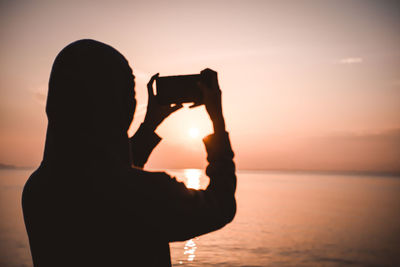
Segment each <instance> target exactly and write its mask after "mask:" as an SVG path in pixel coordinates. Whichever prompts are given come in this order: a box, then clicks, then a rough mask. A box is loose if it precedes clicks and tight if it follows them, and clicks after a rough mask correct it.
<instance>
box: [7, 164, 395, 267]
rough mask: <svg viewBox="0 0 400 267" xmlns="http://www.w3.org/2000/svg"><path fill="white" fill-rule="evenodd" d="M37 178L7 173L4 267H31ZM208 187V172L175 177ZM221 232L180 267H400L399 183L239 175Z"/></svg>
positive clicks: (201, 240)
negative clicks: (28, 193) (30, 221)
mask: <svg viewBox="0 0 400 267" xmlns="http://www.w3.org/2000/svg"><path fill="white" fill-rule="evenodd" d="M30 172H31V171H26V170H1V171H0V266H2V267H11V266H13V267H14V266H18V267H22V266H32V262H31V259H30V252H29V247H28V239H27V236H26V232H25V228H24V223H23V219H22V211H21V205H20V198H21V192H22V186H23V184H24V183H25V181H26V179H27V177H28V176H29V174H30ZM169 173H170V174H171V175H175V176H176V177H178V178H180V179H181V180H183V181H184V182H185V183H186V185H187V186H188V187H191V188H204V187H205V186H206V185H207V184H208V178H206V177H205V176H204V173H203V171H201V170H195V169H194V170H193V169H192V170H174V171H169ZM236 196H237V203H238V210H237V214H236V217H235V219H234V221H233V222H232V223H231V224H229V225H227V226H226V227H225V228H223V229H222V230H219V231H216V232H213V233H210V234H207V235H204V236H201V237H198V238H195V239H192V240H188V241H185V242H176V243H172V244H171V257H172V263H173V265H174V266H233V267H234V266H400V178H396V177H384V176H382V177H380V176H360V175H347V176H346V175H333V174H332V175H329V174H306V173H301V174H299V173H273V172H239V173H238V188H237V195H236Z"/></svg>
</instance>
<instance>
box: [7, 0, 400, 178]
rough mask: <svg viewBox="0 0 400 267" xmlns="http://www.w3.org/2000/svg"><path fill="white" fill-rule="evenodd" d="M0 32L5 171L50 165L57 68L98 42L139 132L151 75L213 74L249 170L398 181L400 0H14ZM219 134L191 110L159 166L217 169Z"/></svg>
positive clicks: (167, 137)
mask: <svg viewBox="0 0 400 267" xmlns="http://www.w3.org/2000/svg"><path fill="white" fill-rule="evenodd" d="M55 2H57V3H55ZM0 25H1V26H0V36H1V42H0V58H1V61H0V162H1V163H7V164H15V165H29V166H36V165H38V164H39V163H40V160H41V157H42V153H43V145H44V140H45V133H46V124H47V121H46V116H45V112H44V105H45V99H46V93H47V83H48V78H49V74H50V69H51V66H52V62H53V60H54V58H55V56H56V55H57V53H58V52H59V51H60V50H61V49H62V48H63V47H64V46H65V45H67V44H68V43H70V42H72V41H74V40H77V39H82V38H92V39H96V40H99V41H102V42H105V43H108V44H110V45H112V46H114V47H115V48H116V49H118V50H119V51H120V52H121V53H122V54H124V55H125V56H126V58H127V59H128V60H129V61H130V64H131V66H132V68H133V71H134V74H135V76H136V77H137V86H136V91H137V97H138V104H139V107H138V109H137V114H136V116H135V121H134V123H133V125H132V127H131V132H133V131H134V130H135V129H136V128H137V127H138V125H139V123H140V122H141V120H142V119H143V116H144V111H145V105H146V101H147V96H146V90H145V84H146V82H147V80H148V79H149V78H150V76H151V75H152V74H154V73H156V72H160V73H161V75H170V74H189V73H198V72H199V71H200V70H201V69H203V68H205V67H210V68H213V69H215V70H217V71H218V72H219V78H220V84H221V88H222V90H223V105H224V113H225V116H226V120H227V128H228V130H229V132H230V135H231V139H232V143H233V147H234V150H235V153H236V163H237V165H238V167H239V168H241V169H318V170H368V171H400V31H399V29H400V4H398V3H397V2H396V1H362V0H360V1H142V2H135V1H121V2H118V1H109V2H106V1H97V3H96V4H93V3H89V2H84V1H79V2H78V1H65V3H61V2H59V1H34V2H33V1H2V2H1V3H0ZM190 128H197V129H198V130H199V133H200V137H197V138H190V136H189V134H188V131H189V129H190ZM210 132H211V124H210V122H209V121H208V117H207V115H206V113H205V111H204V108H203V107H201V108H198V109H196V110H188V109H184V110H181V111H179V113H177V114H174V115H172V117H171V118H168V119H167V121H166V122H165V123H164V124H163V125H162V126H161V127H160V128H159V129H158V133H159V135H160V136H162V137H163V141H162V143H161V144H160V145H159V146H158V147H157V148H156V150H155V151H154V153H153V155H152V158H151V159H150V161H149V164H148V167H149V168H188V167H203V166H205V164H206V162H205V156H206V155H205V152H204V148H203V144H202V143H201V136H204V135H206V134H208V133H210ZM171 155H173V156H171Z"/></svg>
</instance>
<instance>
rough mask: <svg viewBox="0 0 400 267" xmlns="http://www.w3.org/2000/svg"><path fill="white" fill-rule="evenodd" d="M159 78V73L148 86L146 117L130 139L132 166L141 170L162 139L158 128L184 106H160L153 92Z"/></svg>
mask: <svg viewBox="0 0 400 267" xmlns="http://www.w3.org/2000/svg"><path fill="white" fill-rule="evenodd" d="M157 77H158V73H157V74H155V75H153V77H151V79H150V81H149V83H148V84H147V91H148V97H149V98H148V103H147V112H146V116H145V118H144V122H143V123H142V124H141V125H140V127H139V129H138V130H137V131H136V133H135V135H134V136H133V137H132V138H131V139H130V143H131V155H132V164H133V165H134V166H136V167H139V168H143V166H144V164H145V163H146V162H147V160H148V158H149V156H150V154H151V152H152V151H153V149H154V148H155V147H156V146H157V144H158V143H159V142H160V141H161V138H160V137H159V136H158V135H157V134H156V133H155V130H156V129H157V127H158V126H159V125H160V124H161V123H162V121H163V120H164V119H165V118H167V117H168V116H169V115H171V114H172V113H173V112H175V111H177V110H178V109H180V108H182V105H175V106H172V107H171V106H169V105H160V104H159V103H158V102H157V100H156V98H155V96H154V91H153V83H154V80H155V79H156V78H157Z"/></svg>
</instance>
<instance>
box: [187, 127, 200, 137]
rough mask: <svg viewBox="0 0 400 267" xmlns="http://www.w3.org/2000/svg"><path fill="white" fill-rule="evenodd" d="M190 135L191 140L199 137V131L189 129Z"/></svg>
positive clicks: (193, 128)
mask: <svg viewBox="0 0 400 267" xmlns="http://www.w3.org/2000/svg"><path fill="white" fill-rule="evenodd" d="M188 134H189V136H190V137H191V138H196V137H199V129H197V128H195V127H192V128H190V129H189V131H188Z"/></svg>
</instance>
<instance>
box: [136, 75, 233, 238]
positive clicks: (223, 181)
mask: <svg viewBox="0 0 400 267" xmlns="http://www.w3.org/2000/svg"><path fill="white" fill-rule="evenodd" d="M202 75H203V76H204V79H203V80H204V82H203V83H202V84H201V85H200V86H201V88H202V91H203V96H204V104H205V105H206V109H207V112H208V114H209V115H210V118H211V120H212V122H213V125H214V134H212V135H209V136H207V137H206V138H204V139H203V141H204V144H205V146H206V150H207V154H208V156H207V160H208V162H209V165H208V167H207V169H206V174H207V175H208V176H209V178H210V184H209V185H208V187H207V189H206V190H194V189H188V188H186V186H185V185H184V184H183V183H181V182H177V181H176V179H174V178H171V177H169V176H168V175H166V174H165V173H147V172H143V176H145V177H143V179H140V180H141V182H142V183H144V184H145V186H143V187H144V188H149V189H150V192H149V194H148V195H147V197H146V198H147V199H148V205H146V208H147V209H148V210H150V213H149V212H148V211H147V210H146V211H144V212H145V213H147V214H148V215H147V216H148V218H152V219H150V220H148V221H150V222H155V225H154V227H155V229H158V231H159V232H160V234H161V235H162V236H163V237H164V238H165V239H166V240H167V241H181V240H186V239H189V238H192V237H195V236H198V235H202V234H205V233H208V232H211V231H214V230H217V229H219V228H221V227H223V226H224V225H226V224H227V223H229V222H230V221H232V219H233V217H234V215H235V212H236V202H235V190H236V176H235V165H234V163H233V156H234V154H233V151H232V148H231V145H230V140H229V135H228V133H227V132H226V131H225V122H224V117H223V115H222V105H221V91H220V89H219V86H218V82H217V73H216V72H214V71H211V70H205V71H203V72H202ZM207 83H208V84H207ZM150 206H151V208H149V207H150Z"/></svg>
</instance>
